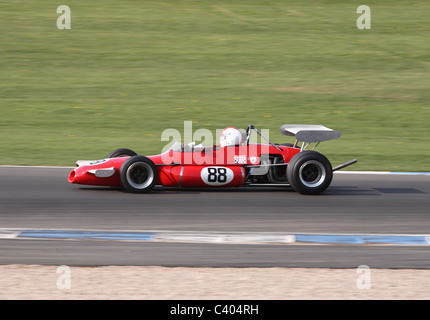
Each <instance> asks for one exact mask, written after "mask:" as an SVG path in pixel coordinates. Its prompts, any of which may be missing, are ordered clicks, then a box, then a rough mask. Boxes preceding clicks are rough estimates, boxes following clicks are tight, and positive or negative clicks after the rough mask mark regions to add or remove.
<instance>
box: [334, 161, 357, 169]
mask: <svg viewBox="0 0 430 320" xmlns="http://www.w3.org/2000/svg"><path fill="white" fill-rule="evenodd" d="M356 162H357V159H352V160H349V161H348V162H345V163H343V164H340V165H338V166H337V167H334V168H333V172H335V171H337V170H340V169H343V168H345V167H348V166H350V165H351V164H354V163H356Z"/></svg>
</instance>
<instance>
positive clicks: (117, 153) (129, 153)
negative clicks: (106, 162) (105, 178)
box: [107, 148, 137, 158]
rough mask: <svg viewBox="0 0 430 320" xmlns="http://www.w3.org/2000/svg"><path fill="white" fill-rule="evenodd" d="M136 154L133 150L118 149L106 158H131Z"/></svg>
mask: <svg viewBox="0 0 430 320" xmlns="http://www.w3.org/2000/svg"><path fill="white" fill-rule="evenodd" d="M136 155H137V153H136V152H134V151H133V150H130V149H126V148H119V149H116V150H114V151H112V152H111V153H109V154H108V156H107V158H120V157H131V156H136Z"/></svg>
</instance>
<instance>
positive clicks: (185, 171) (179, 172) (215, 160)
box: [68, 144, 300, 187]
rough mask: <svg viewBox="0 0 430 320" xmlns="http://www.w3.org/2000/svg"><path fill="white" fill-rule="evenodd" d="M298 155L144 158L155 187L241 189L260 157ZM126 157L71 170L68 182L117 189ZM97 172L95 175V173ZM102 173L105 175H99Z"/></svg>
mask: <svg viewBox="0 0 430 320" xmlns="http://www.w3.org/2000/svg"><path fill="white" fill-rule="evenodd" d="M299 152H300V149H299V148H294V147H289V146H288V147H287V146H282V145H277V146H276V147H274V146H273V145H265V144H249V145H247V146H245V145H242V146H235V147H224V148H220V147H218V146H214V147H213V148H203V149H196V150H194V151H192V152H191V151H190V152H184V151H176V150H172V149H171V150H168V151H166V152H165V153H163V154H160V155H153V156H148V157H147V158H149V159H151V160H152V161H153V162H154V164H155V165H156V166H157V169H158V183H157V184H158V185H162V186H165V187H240V186H244V185H245V183H246V180H247V177H248V173H249V171H250V170H251V169H252V168H253V167H255V168H257V167H260V164H261V163H260V161H261V156H262V155H266V156H269V155H270V156H272V157H273V156H274V157H277V158H278V161H280V162H281V163H282V162H283V163H288V162H289V161H290V159H291V158H292V157H293V156H294V155H295V154H297V153H299ZM128 158H129V157H119V158H107V159H103V160H99V161H93V162H88V164H86V165H82V166H79V167H77V168H76V169H74V170H73V171H72V172H71V173H70V175H69V179H68V181H69V182H70V183H77V184H85V185H96V186H118V187H120V186H121V185H122V184H121V178H120V169H121V166H122V164H123V163H124V161H126V160H127V159H128ZM97 170H99V173H100V172H101V173H102V174H95V172H97ZM103 170H105V172H106V173H108V174H106V176H104V175H103V173H104V172H103Z"/></svg>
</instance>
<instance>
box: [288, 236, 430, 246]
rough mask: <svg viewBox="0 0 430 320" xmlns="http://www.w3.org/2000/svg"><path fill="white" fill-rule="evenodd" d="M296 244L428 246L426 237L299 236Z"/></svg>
mask: <svg viewBox="0 0 430 320" xmlns="http://www.w3.org/2000/svg"><path fill="white" fill-rule="evenodd" d="M296 242H312V243H333V244H427V240H426V237H424V236H406V235H405V236H403V235H402V236H392V235H380V236H379V235H313V234H297V235H296Z"/></svg>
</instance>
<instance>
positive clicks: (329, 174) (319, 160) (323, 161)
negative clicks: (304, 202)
mask: <svg viewBox="0 0 430 320" xmlns="http://www.w3.org/2000/svg"><path fill="white" fill-rule="evenodd" d="M332 178H333V169H332V166H331V164H330V161H329V160H328V159H327V158H326V157H325V156H324V155H322V154H321V153H318V152H315V151H303V152H299V153H297V154H296V155H295V156H294V157H293V158H292V159H291V160H290V162H289V163H288V166H287V179H288V182H289V183H290V185H291V187H293V189H294V190H296V191H297V192H300V193H301V194H319V193H322V192H324V191H325V190H326V189H327V188H328V186H329V185H330V183H331V180H332Z"/></svg>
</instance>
